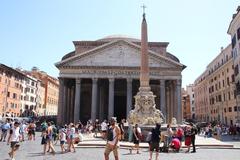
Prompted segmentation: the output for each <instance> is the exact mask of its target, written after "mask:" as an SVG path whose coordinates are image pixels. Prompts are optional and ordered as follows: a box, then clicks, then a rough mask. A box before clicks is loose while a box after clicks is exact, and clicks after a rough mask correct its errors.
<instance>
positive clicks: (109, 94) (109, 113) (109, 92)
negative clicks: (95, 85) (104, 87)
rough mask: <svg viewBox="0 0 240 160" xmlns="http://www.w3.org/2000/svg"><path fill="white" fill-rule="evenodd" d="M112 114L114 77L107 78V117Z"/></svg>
mask: <svg viewBox="0 0 240 160" xmlns="http://www.w3.org/2000/svg"><path fill="white" fill-rule="evenodd" d="M113 116H114V79H113V78H109V91H108V119H110V118H111V117H113Z"/></svg>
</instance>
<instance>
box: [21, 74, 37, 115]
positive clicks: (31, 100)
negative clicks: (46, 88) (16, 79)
mask: <svg viewBox="0 0 240 160" xmlns="http://www.w3.org/2000/svg"><path fill="white" fill-rule="evenodd" d="M36 93H37V79H35V78H33V77H32V76H30V75H26V76H25V77H24V79H23V81H22V93H21V110H20V111H21V113H22V116H24V117H29V116H36V97H37V96H36Z"/></svg>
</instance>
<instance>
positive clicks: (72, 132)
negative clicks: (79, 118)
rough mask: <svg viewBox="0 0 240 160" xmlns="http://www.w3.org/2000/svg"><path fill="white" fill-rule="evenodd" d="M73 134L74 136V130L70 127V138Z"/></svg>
mask: <svg viewBox="0 0 240 160" xmlns="http://www.w3.org/2000/svg"><path fill="white" fill-rule="evenodd" d="M74 134H75V128H74V127H72V128H71V129H70V136H74Z"/></svg>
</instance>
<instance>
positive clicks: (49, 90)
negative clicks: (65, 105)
mask: <svg viewBox="0 0 240 160" xmlns="http://www.w3.org/2000/svg"><path fill="white" fill-rule="evenodd" d="M28 73H29V74H30V75H31V76H33V77H34V78H36V79H38V80H39V81H40V82H39V85H40V86H39V88H38V99H37V101H38V107H39V108H37V110H38V112H39V114H41V115H57V111H58V95H59V81H58V79H56V78H54V77H51V76H49V75H48V74H47V73H45V72H43V71H39V70H38V69H37V68H36V67H35V68H33V69H32V71H30V72H28ZM43 92H44V97H42V96H43ZM43 101H44V103H43Z"/></svg>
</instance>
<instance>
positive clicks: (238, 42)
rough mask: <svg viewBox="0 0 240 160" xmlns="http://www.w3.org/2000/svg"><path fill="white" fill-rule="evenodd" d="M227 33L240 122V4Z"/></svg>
mask: <svg viewBox="0 0 240 160" xmlns="http://www.w3.org/2000/svg"><path fill="white" fill-rule="evenodd" d="M227 32H228V34H229V35H231V45H232V46H231V47H232V54H233V65H234V75H235V87H236V101H237V108H236V109H237V118H236V119H237V120H238V122H239V123H240V74H239V69H240V6H238V8H237V13H235V14H233V17H232V21H231V22H230V25H229V28H228V31H227Z"/></svg>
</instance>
